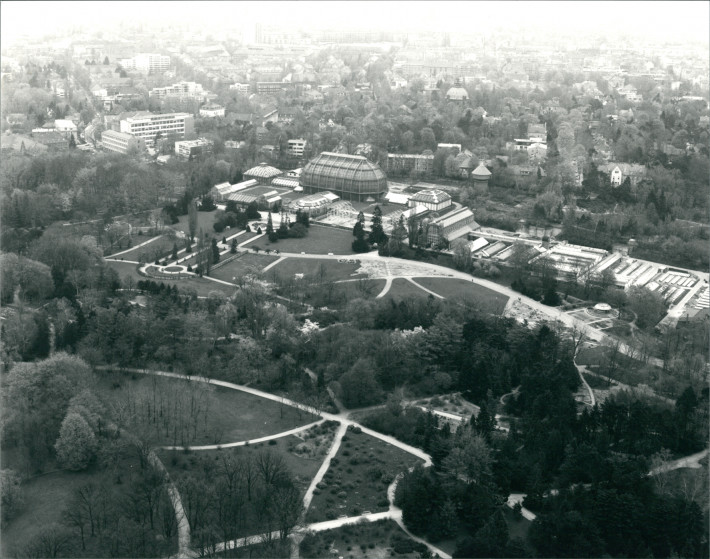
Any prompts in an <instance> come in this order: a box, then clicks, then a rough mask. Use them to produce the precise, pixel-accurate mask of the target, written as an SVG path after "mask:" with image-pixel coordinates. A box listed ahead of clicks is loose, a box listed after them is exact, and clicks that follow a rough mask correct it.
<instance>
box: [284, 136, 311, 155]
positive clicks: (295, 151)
mask: <svg viewBox="0 0 710 559" xmlns="http://www.w3.org/2000/svg"><path fill="white" fill-rule="evenodd" d="M307 143H308V142H306V140H304V139H303V138H298V139H294V140H289V141H288V154H289V155H291V156H293V157H303V150H304V149H305V148H306V144H307Z"/></svg>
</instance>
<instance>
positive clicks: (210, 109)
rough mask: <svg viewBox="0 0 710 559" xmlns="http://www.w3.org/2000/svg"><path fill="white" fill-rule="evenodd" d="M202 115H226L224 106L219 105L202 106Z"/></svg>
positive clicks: (204, 116) (205, 116)
mask: <svg viewBox="0 0 710 559" xmlns="http://www.w3.org/2000/svg"><path fill="white" fill-rule="evenodd" d="M200 116H201V117H203V118H215V117H218V116H224V107H220V106H219V105H205V106H204V107H200Z"/></svg>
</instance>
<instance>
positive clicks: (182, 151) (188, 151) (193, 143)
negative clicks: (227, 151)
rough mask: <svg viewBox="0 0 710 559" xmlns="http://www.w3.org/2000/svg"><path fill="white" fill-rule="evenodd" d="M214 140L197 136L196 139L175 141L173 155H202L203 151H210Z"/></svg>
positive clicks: (184, 157) (181, 156) (188, 157)
mask: <svg viewBox="0 0 710 559" xmlns="http://www.w3.org/2000/svg"><path fill="white" fill-rule="evenodd" d="M213 146H214V142H213V141H212V140H208V139H206V138H197V139H196V140H183V141H180V142H175V155H177V156H178V157H180V158H182V159H190V157H191V156H194V155H202V154H204V153H212V148H213Z"/></svg>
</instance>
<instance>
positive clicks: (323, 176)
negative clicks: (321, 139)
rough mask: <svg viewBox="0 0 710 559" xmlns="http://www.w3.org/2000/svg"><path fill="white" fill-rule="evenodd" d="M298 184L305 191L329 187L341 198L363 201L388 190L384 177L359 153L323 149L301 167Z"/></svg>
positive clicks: (377, 168) (379, 170)
mask: <svg viewBox="0 0 710 559" xmlns="http://www.w3.org/2000/svg"><path fill="white" fill-rule="evenodd" d="M301 186H302V187H303V188H304V190H305V191H306V192H320V191H321V190H330V191H331V192H333V193H335V194H337V195H338V196H340V197H341V198H342V199H343V200H355V201H358V202H363V201H367V199H368V198H372V199H374V200H378V199H379V198H380V196H381V195H382V194H384V193H385V192H387V178H386V177H385V174H384V172H382V169H380V167H379V166H378V165H377V164H376V163H371V162H370V161H368V160H367V158H365V157H363V156H361V155H346V154H343V153H330V152H323V153H321V154H320V155H318V156H316V157H315V158H313V159H311V161H309V162H308V164H307V165H306V166H305V167H304V168H303V173H301Z"/></svg>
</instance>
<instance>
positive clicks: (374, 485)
mask: <svg viewBox="0 0 710 559" xmlns="http://www.w3.org/2000/svg"><path fill="white" fill-rule="evenodd" d="M417 462H419V459H418V458H417V457H415V456H413V455H411V454H409V453H407V452H405V451H403V450H400V449H399V448H397V447H394V446H392V445H389V444H387V443H385V442H383V441H381V440H379V439H376V438H374V437H371V436H370V435H366V434H364V433H356V432H354V431H352V430H348V432H347V433H346V435H345V437H344V438H343V443H342V445H341V446H340V449H339V450H338V453H337V454H336V456H335V457H334V458H333V460H331V463H330V468H329V469H328V471H327V472H326V474H325V476H324V478H323V481H322V482H320V483H319V484H318V487H317V489H316V492H315V493H314V497H313V501H312V502H311V507H310V509H309V510H308V514H307V515H306V520H307V521H308V522H321V521H324V520H332V519H334V518H337V517H339V516H340V515H343V514H344V515H346V516H357V515H359V514H361V513H362V512H363V511H366V510H369V511H370V512H373V513H374V512H381V511H386V510H388V509H389V502H388V501H387V487H388V486H389V484H390V483H391V482H392V481H393V480H394V478H395V476H396V475H397V474H398V473H400V472H403V471H405V470H407V469H409V468H410V467H412V466H414V465H415V464H416V463H417Z"/></svg>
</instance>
